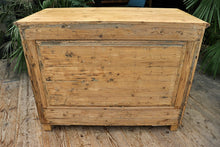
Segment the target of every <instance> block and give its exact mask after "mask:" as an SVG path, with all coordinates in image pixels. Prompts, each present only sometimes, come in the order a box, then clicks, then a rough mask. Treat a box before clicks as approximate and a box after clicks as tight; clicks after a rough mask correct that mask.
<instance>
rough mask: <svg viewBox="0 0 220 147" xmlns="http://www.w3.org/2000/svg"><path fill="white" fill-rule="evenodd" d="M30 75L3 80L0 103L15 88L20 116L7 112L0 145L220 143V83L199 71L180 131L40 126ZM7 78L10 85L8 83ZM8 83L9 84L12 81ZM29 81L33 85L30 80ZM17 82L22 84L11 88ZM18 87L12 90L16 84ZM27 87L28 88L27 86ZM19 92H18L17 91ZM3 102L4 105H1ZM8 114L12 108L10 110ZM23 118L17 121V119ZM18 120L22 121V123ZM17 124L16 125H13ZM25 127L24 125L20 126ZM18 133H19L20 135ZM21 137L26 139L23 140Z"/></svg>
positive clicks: (136, 146)
mask: <svg viewBox="0 0 220 147" xmlns="http://www.w3.org/2000/svg"><path fill="white" fill-rule="evenodd" d="M28 79H29V78H28V77H27V75H26V74H24V75H22V76H21V78H20V81H16V80H14V78H11V79H3V87H5V86H6V87H8V86H9V89H8V90H7V91H5V90H4V89H5V88H3V87H2V92H1V93H0V97H1V99H0V104H3V103H4V102H5V100H7V101H9V100H12V99H11V98H12V97H11V96H12V95H11V93H14V92H15V91H16V92H17V96H13V101H11V102H17V103H18V104H17V106H18V107H17V108H16V109H17V110H16V111H17V114H16V115H15V116H14V117H16V118H14V119H11V118H13V115H14V113H7V117H8V118H10V119H8V121H7V122H8V124H10V126H11V129H7V132H6V133H4V134H3V135H2V134H0V136H4V137H2V138H1V139H3V138H7V139H5V142H4V141H2V140H1V142H0V146H7V144H6V140H7V142H10V141H9V140H10V139H13V141H11V142H10V145H9V146H19V145H20V146H36V147H42V146H45V147H51V146H67V147H79V146H88V147H89V146H95V147H103V146H107V147H115V146H116V147H125V146H132V147H140V146H143V147H144V146H153V147H167V146H171V147H176V146H179V147H189V146H192V147H197V146H208V147H216V146H220V142H219V138H220V133H219V132H220V131H219V125H220V121H219V120H220V115H219V114H220V113H219V110H220V109H219V97H220V93H219V88H220V81H219V80H218V79H216V80H213V79H212V78H210V77H206V76H205V75H202V74H199V73H198V72H196V73H195V78H194V81H193V84H192V88H191V92H190V98H189V99H188V104H187V106H186V111H185V115H184V117H183V120H182V121H183V123H182V125H181V126H180V127H179V129H178V130H177V131H169V127H142V126H140V127H121V126H119V127H109V126H108V127H92V126H65V127H64V126H54V128H53V130H52V131H44V130H42V129H41V125H40V122H39V118H38V114H37V109H36V106H35V102H34V96H33V93H32V89H31V83H30V81H28ZM6 81H7V83H8V85H5V84H6ZM8 81H10V83H9V82H8ZM28 83H29V84H28ZM13 85H18V86H13ZM12 87H14V88H12ZM27 87H29V88H27ZM16 92H15V93H16ZM0 106H1V107H0V108H1V109H0V117H1V120H0V130H4V128H5V127H6V126H5V124H4V123H3V122H4V121H5V119H4V120H3V121H2V114H4V116H6V115H5V114H6V110H7V109H5V106H6V105H0ZM2 106H3V107H2ZM7 112H8V111H7ZM15 120H19V121H15ZM17 123H21V124H20V125H18V124H17ZM13 125H14V126H16V127H12V126H13ZM18 126H21V127H18ZM16 134H17V135H18V136H19V137H18V138H20V139H16ZM22 140H23V141H22Z"/></svg>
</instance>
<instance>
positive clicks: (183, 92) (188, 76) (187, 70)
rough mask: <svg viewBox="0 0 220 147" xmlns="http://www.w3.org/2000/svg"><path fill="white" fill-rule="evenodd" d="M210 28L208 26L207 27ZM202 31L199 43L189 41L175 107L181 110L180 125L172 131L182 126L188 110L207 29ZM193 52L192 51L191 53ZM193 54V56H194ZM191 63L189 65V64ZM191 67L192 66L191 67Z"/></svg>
mask: <svg viewBox="0 0 220 147" xmlns="http://www.w3.org/2000/svg"><path fill="white" fill-rule="evenodd" d="M207 27H208V25H207ZM200 31H201V34H202V35H201V38H200V39H199V40H198V41H188V42H186V44H187V49H188V50H186V53H185V59H184V60H185V61H184V63H185V65H184V67H183V68H182V72H181V78H180V79H181V81H182V82H180V84H179V87H178V92H177V97H176V101H175V104H174V106H175V107H176V108H178V109H180V110H181V112H180V118H179V119H178V120H179V122H178V125H173V126H172V125H171V127H170V130H177V128H178V126H179V125H181V124H182V119H183V116H184V112H185V109H186V104H187V101H188V98H189V93H190V89H191V86H192V82H193V77H194V73H195V70H196V65H197V62H198V58H199V52H200V48H201V45H202V40H203V35H204V33H205V28H203V29H202V30H200ZM189 50H192V51H189ZM192 53H193V54H192ZM188 62H189V63H188ZM190 65H191V66H190Z"/></svg>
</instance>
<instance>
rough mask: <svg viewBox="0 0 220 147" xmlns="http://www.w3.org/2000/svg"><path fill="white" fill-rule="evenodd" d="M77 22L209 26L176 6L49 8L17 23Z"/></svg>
mask: <svg viewBox="0 0 220 147" xmlns="http://www.w3.org/2000/svg"><path fill="white" fill-rule="evenodd" d="M74 22H75V23H77V22H85V23H88V22H107V23H114V22H119V23H123V22H125V23H128V22H130V23H150V22H152V23H178V24H186V25H187V24H198V25H203V26H208V23H207V22H205V21H203V20H200V19H198V18H196V17H194V16H192V15H190V14H188V13H186V12H184V11H182V10H179V9H175V8H127V7H126V8H112V7H108V8H94V7H93V8H48V9H44V10H41V11H39V12H37V13H34V14H32V15H30V16H27V17H25V18H23V19H20V20H18V21H17V22H16V24H24V25H28V24H54V23H74Z"/></svg>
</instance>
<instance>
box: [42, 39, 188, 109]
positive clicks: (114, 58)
mask: <svg viewBox="0 0 220 147" xmlns="http://www.w3.org/2000/svg"><path fill="white" fill-rule="evenodd" d="M184 51H185V47H184V42H172V44H171V42H160V43H159V42H157V41H131V42H128V41H43V42H41V41H39V42H38V54H39V55H38V56H39V60H40V62H41V72H42V77H43V82H44V85H45V87H46V91H45V93H47V94H48V96H47V97H48V104H49V105H51V106H157V105H166V106H170V105H172V102H173V99H174V96H175V95H176V92H177V91H176V90H177V86H178V85H177V83H178V80H179V72H180V68H181V67H182V63H183V56H184Z"/></svg>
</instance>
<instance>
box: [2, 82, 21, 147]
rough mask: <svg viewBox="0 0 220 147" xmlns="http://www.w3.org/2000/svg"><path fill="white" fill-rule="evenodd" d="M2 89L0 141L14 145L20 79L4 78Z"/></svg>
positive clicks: (3, 143)
mask: <svg viewBox="0 0 220 147" xmlns="http://www.w3.org/2000/svg"><path fill="white" fill-rule="evenodd" d="M0 91H1V92H0V143H1V146H3V147H5V146H13V145H14V143H15V140H14V139H15V135H16V131H15V130H16V119H17V97H18V93H19V80H18V79H13V80H4V81H3V82H2V86H1V90H0Z"/></svg>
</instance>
